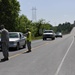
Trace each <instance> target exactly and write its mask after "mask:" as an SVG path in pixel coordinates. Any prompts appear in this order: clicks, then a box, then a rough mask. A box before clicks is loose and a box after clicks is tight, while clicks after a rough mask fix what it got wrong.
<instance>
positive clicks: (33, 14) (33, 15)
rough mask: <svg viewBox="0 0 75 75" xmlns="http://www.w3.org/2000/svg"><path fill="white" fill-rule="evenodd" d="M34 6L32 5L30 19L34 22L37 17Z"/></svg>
mask: <svg viewBox="0 0 75 75" xmlns="http://www.w3.org/2000/svg"><path fill="white" fill-rule="evenodd" d="M36 10H37V9H36V7H32V21H33V22H36V21H37V18H36Z"/></svg>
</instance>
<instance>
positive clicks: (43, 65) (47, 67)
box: [0, 28, 75, 75]
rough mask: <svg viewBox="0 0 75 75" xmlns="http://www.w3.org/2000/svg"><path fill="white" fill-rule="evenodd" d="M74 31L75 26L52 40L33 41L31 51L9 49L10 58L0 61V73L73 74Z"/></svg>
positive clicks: (74, 62) (8, 74)
mask: <svg viewBox="0 0 75 75" xmlns="http://www.w3.org/2000/svg"><path fill="white" fill-rule="evenodd" d="M74 33H75V28H74V29H73V30H72V32H71V33H70V34H68V35H64V36H63V38H56V39H55V40H54V41H51V40H49V39H48V40H47V41H43V40H37V41H33V42H32V52H31V53H25V51H26V50H27V49H21V50H19V51H10V52H9V54H10V60H9V61H6V62H0V75H75V59H74V58H75V38H74ZM1 58H3V56H2V53H1V52H0V59H1Z"/></svg>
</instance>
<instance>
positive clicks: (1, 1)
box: [0, 0, 74, 39]
mask: <svg viewBox="0 0 75 75" xmlns="http://www.w3.org/2000/svg"><path fill="white" fill-rule="evenodd" d="M19 13H20V4H19V2H18V1H17V0H0V25H1V24H4V25H5V27H6V28H7V29H8V30H9V31H15V32H18V31H20V32H23V33H25V32H26V29H27V28H30V30H31V32H32V37H33V39H35V38H36V39H38V38H41V37H42V33H43V31H44V30H46V29H53V30H54V31H55V32H57V31H60V32H62V33H63V34H67V33H69V32H70V31H71V30H72V28H73V27H74V24H70V23H69V22H66V23H63V24H59V25H58V26H54V25H51V24H50V23H48V22H46V21H45V19H40V20H39V21H37V22H33V21H31V20H29V19H28V18H27V16H26V15H24V14H22V15H19Z"/></svg>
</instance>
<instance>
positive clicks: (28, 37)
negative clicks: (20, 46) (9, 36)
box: [27, 31, 31, 42]
mask: <svg viewBox="0 0 75 75" xmlns="http://www.w3.org/2000/svg"><path fill="white" fill-rule="evenodd" d="M27 41H30V42H31V32H30V31H29V32H28V34H27Z"/></svg>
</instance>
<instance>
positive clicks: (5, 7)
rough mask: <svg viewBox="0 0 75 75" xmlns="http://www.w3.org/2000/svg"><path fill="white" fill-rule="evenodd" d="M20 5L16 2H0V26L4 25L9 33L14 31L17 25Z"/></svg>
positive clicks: (10, 0) (9, 0)
mask: <svg viewBox="0 0 75 75" xmlns="http://www.w3.org/2000/svg"><path fill="white" fill-rule="evenodd" d="M19 11H20V5H19V2H18V1H17V0H0V25H1V24H4V25H5V27H6V28H7V29H8V30H10V31H15V27H16V25H17V23H18V16H19Z"/></svg>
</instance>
